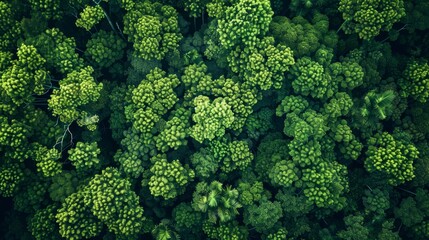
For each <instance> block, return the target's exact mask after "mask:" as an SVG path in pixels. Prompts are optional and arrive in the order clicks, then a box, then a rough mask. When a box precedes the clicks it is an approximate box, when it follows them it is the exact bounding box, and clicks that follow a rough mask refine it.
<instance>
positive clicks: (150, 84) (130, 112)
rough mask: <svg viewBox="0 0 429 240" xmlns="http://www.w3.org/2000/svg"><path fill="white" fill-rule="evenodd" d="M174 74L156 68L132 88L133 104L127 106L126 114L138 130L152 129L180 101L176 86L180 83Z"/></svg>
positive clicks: (145, 131)
mask: <svg viewBox="0 0 429 240" xmlns="http://www.w3.org/2000/svg"><path fill="white" fill-rule="evenodd" d="M179 83H180V82H179V79H178V78H177V77H176V75H174V74H169V75H167V74H166V73H165V72H164V71H162V70H161V69H159V68H154V69H153V70H151V72H150V73H149V74H148V75H146V78H145V80H144V81H141V83H140V84H139V85H138V86H137V87H136V88H134V89H132V96H131V102H130V103H131V105H129V106H126V107H125V116H126V118H127V120H128V121H133V126H134V128H135V129H136V130H138V131H140V132H142V133H148V132H151V131H152V128H153V127H154V126H155V123H157V122H158V121H159V120H160V118H161V116H162V115H164V114H165V113H167V111H168V110H169V109H171V108H172V107H173V106H174V104H175V103H176V102H177V101H178V98H177V96H176V93H175V92H174V88H175V87H177V85H179Z"/></svg>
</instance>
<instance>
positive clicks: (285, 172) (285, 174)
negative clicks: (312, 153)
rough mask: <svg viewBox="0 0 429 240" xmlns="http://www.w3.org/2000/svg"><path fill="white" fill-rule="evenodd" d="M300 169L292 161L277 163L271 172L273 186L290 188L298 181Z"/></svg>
mask: <svg viewBox="0 0 429 240" xmlns="http://www.w3.org/2000/svg"><path fill="white" fill-rule="evenodd" d="M298 173H299V172H298V168H296V167H295V164H294V163H293V162H292V161H287V160H282V161H279V162H277V163H276V164H275V165H274V166H273V168H272V169H271V170H270V172H269V177H270V179H271V181H272V183H273V185H280V186H282V187H289V186H291V185H292V183H293V182H294V181H296V180H298V179H299V178H298Z"/></svg>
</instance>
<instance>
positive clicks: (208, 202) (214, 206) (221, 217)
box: [192, 181, 241, 223]
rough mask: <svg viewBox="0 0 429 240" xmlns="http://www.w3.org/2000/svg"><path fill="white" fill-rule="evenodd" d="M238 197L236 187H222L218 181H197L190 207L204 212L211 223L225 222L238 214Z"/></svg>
mask: <svg viewBox="0 0 429 240" xmlns="http://www.w3.org/2000/svg"><path fill="white" fill-rule="evenodd" d="M238 197H239V192H238V191H237V189H234V188H231V187H230V186H227V187H226V188H224V187H223V186H222V183H220V182H218V181H213V182H211V183H210V184H207V183H206V182H199V183H198V184H197V186H196V188H195V192H194V194H193V201H192V207H193V208H194V209H195V211H198V212H203V213H205V215H207V220H208V221H209V222H211V223H216V222H218V221H219V222H227V221H229V220H231V219H233V218H234V216H235V215H237V214H238V208H241V204H240V203H239V201H238Z"/></svg>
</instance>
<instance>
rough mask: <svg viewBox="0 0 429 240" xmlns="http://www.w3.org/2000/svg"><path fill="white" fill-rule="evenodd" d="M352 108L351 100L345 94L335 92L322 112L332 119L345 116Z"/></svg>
mask: <svg viewBox="0 0 429 240" xmlns="http://www.w3.org/2000/svg"><path fill="white" fill-rule="evenodd" d="M352 107H353V100H352V98H351V97H350V96H349V95H348V94H347V93H345V92H337V93H336V94H335V95H334V96H333V97H332V98H331V99H330V100H329V102H327V103H325V104H324V106H323V110H322V112H324V113H325V114H326V115H327V116H329V117H330V118H332V119H336V118H338V117H341V116H346V115H347V114H348V113H349V111H350V109H351V108H352Z"/></svg>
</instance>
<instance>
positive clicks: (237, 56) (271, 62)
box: [227, 37, 295, 90]
mask: <svg viewBox="0 0 429 240" xmlns="http://www.w3.org/2000/svg"><path fill="white" fill-rule="evenodd" d="M254 41H256V44H255V45H256V46H245V47H244V48H243V49H242V48H241V47H237V48H235V49H233V50H232V51H231V53H230V54H229V55H228V58H227V59H228V63H229V67H230V68H231V70H232V71H233V72H235V73H237V74H239V76H242V77H243V78H244V83H245V84H247V85H249V86H251V87H256V86H257V87H260V88H261V89H262V90H269V89H270V88H271V87H274V88H276V89H279V88H281V87H282V83H283V80H284V74H285V72H287V71H288V70H289V67H290V66H292V65H293V64H294V63H295V60H294V58H293V53H292V50H291V49H290V48H289V47H286V46H284V45H277V46H276V45H274V38H273V37H265V38H263V39H261V40H259V39H256V40H254Z"/></svg>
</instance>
